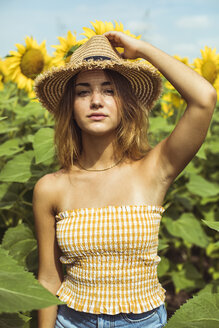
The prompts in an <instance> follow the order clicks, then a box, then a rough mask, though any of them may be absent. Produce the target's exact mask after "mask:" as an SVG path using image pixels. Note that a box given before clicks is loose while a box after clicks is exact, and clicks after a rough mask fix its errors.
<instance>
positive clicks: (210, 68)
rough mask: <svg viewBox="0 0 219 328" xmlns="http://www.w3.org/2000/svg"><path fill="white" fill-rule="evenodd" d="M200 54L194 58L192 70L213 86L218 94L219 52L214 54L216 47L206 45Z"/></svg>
mask: <svg viewBox="0 0 219 328" xmlns="http://www.w3.org/2000/svg"><path fill="white" fill-rule="evenodd" d="M201 54H202V58H196V59H195V60H194V63H193V66H194V70H195V71H196V72H198V73H199V74H200V75H202V76H203V77H204V78H205V79H206V80H208V81H209V82H210V83H211V84H212V85H213V86H214V87H215V89H216V90H217V94H218V96H219V54H216V48H214V49H211V48H209V47H207V46H205V50H201Z"/></svg>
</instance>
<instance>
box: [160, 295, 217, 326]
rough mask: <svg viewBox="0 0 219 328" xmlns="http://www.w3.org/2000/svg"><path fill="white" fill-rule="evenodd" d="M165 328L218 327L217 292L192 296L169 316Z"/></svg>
mask: <svg viewBox="0 0 219 328" xmlns="http://www.w3.org/2000/svg"><path fill="white" fill-rule="evenodd" d="M165 327H166V328H176V327H177V328H219V294H210V293H205V294H201V295H198V296H194V297H193V298H192V299H190V300H189V301H187V302H186V303H185V304H183V305H182V306H181V307H180V309H179V310H177V311H176V312H175V314H174V315H173V316H172V317H171V318H170V320H169V321H168V323H167V325H166V326H165Z"/></svg>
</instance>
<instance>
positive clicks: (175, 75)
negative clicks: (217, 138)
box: [105, 32, 217, 180]
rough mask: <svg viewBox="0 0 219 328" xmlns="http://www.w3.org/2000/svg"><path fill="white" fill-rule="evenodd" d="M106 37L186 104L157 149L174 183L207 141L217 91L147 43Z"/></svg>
mask: <svg viewBox="0 0 219 328" xmlns="http://www.w3.org/2000/svg"><path fill="white" fill-rule="evenodd" d="M105 36H106V37H107V38H108V39H109V40H110V42H111V43H112V45H113V46H116V47H118V46H120V47H123V48H124V53H123V57H124V58H132V59H133V58H143V59H146V60H147V61H149V62H150V63H151V64H152V65H154V66H155V67H156V68H157V69H158V70H159V71H160V72H161V73H162V74H163V76H164V77H165V78H166V79H167V80H168V81H169V82H170V83H171V84H172V85H173V86H174V87H175V89H176V90H177V91H178V92H179V93H180V94H181V96H182V97H183V98H184V100H185V101H186V103H187V108H186V110H185V112H184V114H183V116H182V118H181V119H180V121H179V122H178V124H177V125H176V127H175V129H174V130H173V132H172V133H171V134H170V136H168V137H167V138H166V139H164V140H163V141H161V142H160V144H158V145H157V146H156V147H157V150H158V152H159V157H160V158H159V159H160V161H161V163H162V167H163V168H164V170H165V172H164V174H165V178H167V179H168V180H173V179H174V178H175V177H176V176H177V175H178V174H179V173H180V172H181V171H182V170H183V169H184V167H185V166H186V165H187V164H188V163H189V161H191V159H192V158H193V157H194V155H195V154H196V152H197V151H198V149H199V148H200V146H201V145H202V143H203V141H204V139H205V137H206V134H207V130H208V127H209V125H210V121H211V118H212V114H213V111H214V107H215V104H216V100H217V94H216V90H215V89H214V88H213V86H212V85H211V84H210V83H209V82H208V81H207V80H205V79H204V78H203V77H201V76H200V75H199V74H198V73H196V72H195V71H193V70H192V69H191V68H189V67H188V66H186V65H184V64H183V63H182V62H180V61H178V60H177V59H175V58H174V57H172V56H169V55H168V54H166V53H165V52H163V51H162V50H160V49H158V48H156V47H154V46H153V45H151V44H149V43H147V42H144V41H142V40H137V39H134V38H132V37H129V36H127V35H125V34H124V33H122V32H107V33H105ZM156 147H155V148H156Z"/></svg>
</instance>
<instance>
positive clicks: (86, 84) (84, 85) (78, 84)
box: [75, 82, 90, 87]
mask: <svg viewBox="0 0 219 328" xmlns="http://www.w3.org/2000/svg"><path fill="white" fill-rule="evenodd" d="M75 86H76V87H77V86H81V87H89V86H90V83H82V82H81V83H77V84H76V85H75Z"/></svg>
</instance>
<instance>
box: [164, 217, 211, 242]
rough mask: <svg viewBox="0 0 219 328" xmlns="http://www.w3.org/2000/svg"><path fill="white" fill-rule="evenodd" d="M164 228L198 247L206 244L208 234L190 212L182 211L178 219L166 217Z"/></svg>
mask: <svg viewBox="0 0 219 328" xmlns="http://www.w3.org/2000/svg"><path fill="white" fill-rule="evenodd" d="M166 228H167V230H168V232H169V233H170V234H171V235H173V236H175V237H180V238H182V239H183V240H186V241H187V242H189V243H191V244H194V245H197V246H199V247H207V245H208V242H209V240H208V236H207V235H206V234H205V232H204V229H203V228H202V226H201V223H200V222H199V221H198V220H197V219H196V218H195V216H194V215H193V214H192V213H183V214H182V215H181V217H180V218H179V219H178V220H173V219H171V218H168V217H166Z"/></svg>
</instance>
